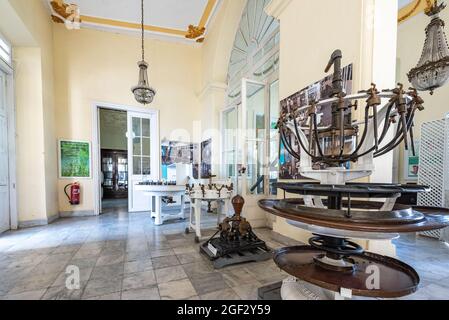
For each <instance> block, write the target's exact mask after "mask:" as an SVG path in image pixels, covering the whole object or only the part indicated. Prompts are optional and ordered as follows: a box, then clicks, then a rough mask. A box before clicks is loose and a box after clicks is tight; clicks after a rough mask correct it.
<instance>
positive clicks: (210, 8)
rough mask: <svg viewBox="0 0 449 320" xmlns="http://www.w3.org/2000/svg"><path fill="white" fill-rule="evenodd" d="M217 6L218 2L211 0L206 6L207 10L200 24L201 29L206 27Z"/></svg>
mask: <svg viewBox="0 0 449 320" xmlns="http://www.w3.org/2000/svg"><path fill="white" fill-rule="evenodd" d="M216 4H217V0H209V2H208V3H207V5H206V9H204V13H203V16H202V17H201V20H200V23H199V24H198V26H199V28H203V27H205V26H206V24H207V21H209V18H210V16H211V14H212V11H213V10H214V8H215V5H216Z"/></svg>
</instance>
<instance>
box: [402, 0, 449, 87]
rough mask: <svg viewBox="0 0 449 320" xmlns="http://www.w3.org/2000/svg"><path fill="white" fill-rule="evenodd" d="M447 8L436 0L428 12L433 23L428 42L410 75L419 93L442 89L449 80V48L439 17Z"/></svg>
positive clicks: (410, 79)
mask: <svg viewBox="0 0 449 320" xmlns="http://www.w3.org/2000/svg"><path fill="white" fill-rule="evenodd" d="M445 8H446V5H445V4H444V3H442V4H438V1H437V0H436V1H435V2H434V3H433V4H431V6H430V7H429V8H428V9H427V10H426V14H427V15H428V16H429V17H431V19H432V20H431V22H430V24H429V25H428V26H427V28H426V41H425V43H424V49H423V52H422V55H421V59H420V60H419V62H418V66H417V67H416V68H413V69H412V70H411V71H410V72H409V74H408V78H409V81H410V82H411V83H412V85H413V87H415V88H416V89H417V90H419V91H430V94H433V91H434V90H435V89H437V88H440V87H442V86H443V85H444V84H446V82H447V81H448V80H449V46H448V43H447V39H446V34H445V33H444V26H445V23H444V21H443V20H441V18H440V17H439V14H440V12H441V11H443V10H444V9H445Z"/></svg>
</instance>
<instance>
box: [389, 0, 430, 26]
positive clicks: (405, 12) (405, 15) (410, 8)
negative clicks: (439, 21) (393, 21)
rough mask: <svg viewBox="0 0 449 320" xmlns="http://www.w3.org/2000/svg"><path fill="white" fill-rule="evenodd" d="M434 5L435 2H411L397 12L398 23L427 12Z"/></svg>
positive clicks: (415, 0)
mask: <svg viewBox="0 0 449 320" xmlns="http://www.w3.org/2000/svg"><path fill="white" fill-rule="evenodd" d="M434 4H435V0H413V1H412V2H411V3H410V4H408V5H406V6H405V7H403V8H401V9H400V10H399V13H398V23H402V22H404V21H406V20H407V19H410V18H411V17H414V16H416V15H417V14H419V13H421V12H425V11H427V10H429V9H430V8H431V7H432V6H433V5H434Z"/></svg>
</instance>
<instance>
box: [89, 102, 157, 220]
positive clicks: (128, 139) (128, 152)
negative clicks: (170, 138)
mask: <svg viewBox="0 0 449 320" xmlns="http://www.w3.org/2000/svg"><path fill="white" fill-rule="evenodd" d="M92 107H93V109H92V111H93V113H92V116H93V118H92V120H93V123H94V124H96V125H94V126H93V132H92V141H93V180H94V185H95V186H96V187H95V189H94V199H95V208H94V209H95V215H100V214H101V213H110V212H111V211H112V212H114V211H115V212H117V211H118V212H125V211H127V212H148V213H150V212H151V211H152V207H153V205H152V199H151V197H149V196H148V195H147V194H146V193H145V192H143V191H140V190H139V185H140V184H141V183H143V182H146V181H156V180H159V179H160V171H161V170H160V165H161V161H160V157H161V155H160V149H161V144H160V138H159V112H158V111H157V110H154V109H148V108H142V107H132V106H124V105H116V104H111V103H103V102H94V103H93V105H92Z"/></svg>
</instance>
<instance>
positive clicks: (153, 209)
mask: <svg viewBox="0 0 449 320" xmlns="http://www.w3.org/2000/svg"><path fill="white" fill-rule="evenodd" d="M151 218H156V197H154V196H152V197H151Z"/></svg>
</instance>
